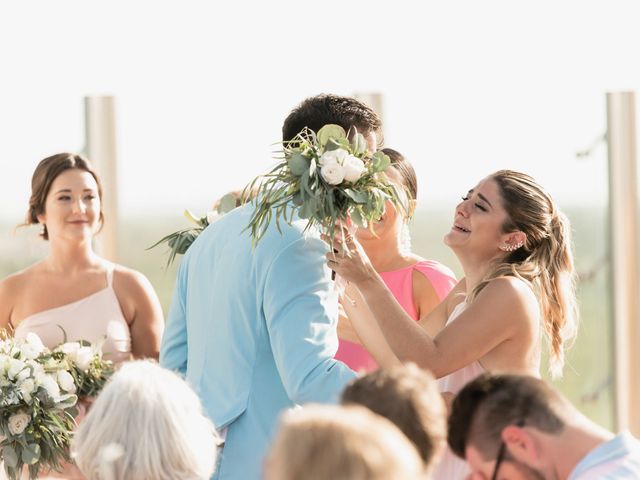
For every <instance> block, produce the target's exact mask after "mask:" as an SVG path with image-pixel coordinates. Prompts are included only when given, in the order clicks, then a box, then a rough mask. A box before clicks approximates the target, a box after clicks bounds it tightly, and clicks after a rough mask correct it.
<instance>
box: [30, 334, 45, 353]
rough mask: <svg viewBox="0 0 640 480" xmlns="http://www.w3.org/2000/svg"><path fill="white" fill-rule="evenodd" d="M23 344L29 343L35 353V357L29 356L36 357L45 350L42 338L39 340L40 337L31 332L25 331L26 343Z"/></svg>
mask: <svg viewBox="0 0 640 480" xmlns="http://www.w3.org/2000/svg"><path fill="white" fill-rule="evenodd" d="M25 345H29V347H30V348H31V351H32V352H33V353H35V354H36V356H35V357H31V358H36V357H37V356H38V355H40V354H41V353H42V352H43V351H44V350H45V347H44V345H43V343H42V340H40V337H39V336H38V335H36V334H35V333H33V332H29V333H27V343H26V344H25Z"/></svg>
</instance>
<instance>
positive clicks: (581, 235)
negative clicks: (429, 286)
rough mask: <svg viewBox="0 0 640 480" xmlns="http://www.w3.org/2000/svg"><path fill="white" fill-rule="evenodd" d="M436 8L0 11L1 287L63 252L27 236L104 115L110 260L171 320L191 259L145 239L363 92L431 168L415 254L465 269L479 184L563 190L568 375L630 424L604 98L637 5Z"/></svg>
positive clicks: (197, 6) (631, 57)
mask: <svg viewBox="0 0 640 480" xmlns="http://www.w3.org/2000/svg"><path fill="white" fill-rule="evenodd" d="M420 3H421V4H418V3H417V2H409V1H404V0H396V1H394V2H388V1H387V2H383V1H359V0H354V1H348V2H347V1H338V0H325V1H323V2H314V3H306V2H299V1H293V0H282V1H271V2H258V1H255V2H250V1H236V2H224V3H213V2H204V1H183V2H179V3H177V2H168V1H153V2H151V1H135V2H132V1H126V2H125V1H118V0H116V1H110V2H96V1H86V0H83V1H66V0H58V1H56V2H47V1H32V2H2V3H0V45H1V46H0V66H1V67H0V277H4V276H6V275H8V274H10V273H12V272H15V271H17V270H19V269H21V268H24V267H25V266H27V265H29V264H30V263H32V262H34V261H35V260H37V259H39V258H42V257H43V256H44V255H45V254H46V248H47V246H46V243H45V242H42V241H41V240H39V238H38V235H37V229H32V228H18V229H16V228H15V227H16V226H17V225H19V224H20V223H22V222H23V220H24V215H25V212H26V210H27V202H28V198H29V194H30V179H31V174H32V172H33V169H34V168H35V166H36V164H37V163H38V162H39V161H40V160H41V159H42V158H44V157H46V156H49V155H51V154H54V153H58V152H62V151H75V152H84V153H90V152H91V149H92V148H94V149H96V150H95V151H96V152H99V151H100V150H99V148H98V147H96V146H95V144H94V145H93V146H92V145H90V144H89V143H90V141H91V140H90V139H91V134H90V133H89V131H90V127H91V125H94V126H95V124H92V123H91V122H92V121H93V122H98V123H100V122H105V121H106V122H107V124H108V125H110V126H111V129H110V130H109V135H108V136H110V138H111V140H112V141H113V145H114V149H113V150H112V151H111V152H110V153H109V154H108V155H106V157H105V158H99V159H96V158H91V156H90V159H91V160H93V161H94V163H96V166H97V167H98V171H99V173H101V174H103V175H105V176H107V177H109V180H108V181H107V183H110V184H111V186H112V187H113V188H110V187H109V185H108V186H107V188H106V195H107V197H108V196H111V198H109V201H111V202H112V205H113V207H112V208H113V210H112V216H111V217H110V216H109V213H107V220H106V221H107V224H108V226H110V228H111V230H112V231H113V232H115V235H117V236H116V240H115V246H113V255H114V258H115V259H116V260H117V261H118V262H119V263H123V264H125V265H127V266H130V267H132V268H135V269H138V270H140V271H142V272H143V273H144V274H145V275H146V276H147V277H148V278H149V279H150V280H151V282H152V284H153V285H154V287H155V288H156V290H157V292H158V294H159V296H160V299H161V301H162V305H163V308H164V310H165V314H166V312H167V309H168V306H169V303H170V296H171V291H172V288H173V281H174V276H175V265H174V266H173V267H171V268H168V269H167V268H165V264H166V251H164V250H163V249H162V248H160V249H158V248H157V249H154V250H151V251H148V250H147V248H148V247H149V246H150V245H152V244H153V243H155V241H157V240H159V239H160V238H161V237H162V236H164V235H165V234H167V233H170V232H172V231H174V230H176V229H178V228H183V227H188V226H189V223H188V221H187V220H186V219H185V218H184V217H183V215H182V212H183V210H184V209H185V208H188V209H190V210H192V211H193V212H194V213H196V214H198V215H204V214H205V213H206V211H207V210H210V209H211V205H212V204H213V202H214V201H215V200H216V199H217V198H219V197H221V196H222V195H224V194H225V193H227V192H228V191H230V190H234V189H238V188H242V187H243V186H244V185H245V184H246V183H247V182H248V181H249V180H251V179H252V178H253V177H254V176H255V175H258V174H260V173H262V172H264V171H265V170H266V169H267V168H268V167H269V166H270V165H271V164H272V163H273V160H272V152H273V151H274V149H275V148H277V146H274V143H275V142H277V141H278V140H279V139H280V127H281V124H282V121H283V120H284V118H285V117H286V115H287V114H288V113H289V111H290V110H291V109H292V108H293V107H294V106H296V105H297V104H298V103H299V102H300V101H301V100H303V99H304V98H306V97H308V96H311V95H315V94H318V93H322V92H326V93H337V94H342V95H360V96H362V98H363V99H365V100H367V99H369V100H370V101H371V102H373V103H375V105H374V106H375V107H376V108H377V109H378V110H379V111H380V113H381V114H382V115H383V117H384V123H385V138H384V143H385V145H386V146H389V147H392V148H394V149H396V150H399V151H400V152H402V153H403V154H404V155H405V156H406V157H407V158H408V159H409V160H410V161H411V162H412V163H413V164H414V166H415V168H416V171H417V173H418V178H419V182H420V185H419V199H418V212H417V215H416V218H415V220H414V222H413V225H412V231H413V243H414V247H415V251H416V252H417V253H419V254H421V255H422V256H424V257H427V258H431V259H436V260H440V261H442V262H444V263H445V264H447V265H448V266H450V267H451V268H452V269H453V270H454V271H455V272H456V273H457V274H458V275H460V274H461V271H460V268H459V265H458V263H457V261H456V259H455V257H454V256H453V255H452V254H451V252H450V251H448V250H447V248H446V247H444V245H443V244H442V237H443V235H444V234H445V233H446V232H447V231H448V229H449V228H450V225H451V220H452V216H453V208H454V206H455V205H456V203H457V202H458V200H459V198H460V196H461V195H463V194H464V193H465V192H466V191H467V190H468V189H469V188H471V187H473V186H474V185H475V183H477V182H478V181H479V180H480V179H481V178H483V177H484V176H486V175H487V174H489V173H491V172H493V171H495V170H498V169H501V168H510V169H514V170H521V171H524V172H526V173H529V174H531V175H533V176H534V177H536V178H537V180H538V181H539V182H540V183H541V184H542V185H544V186H545V187H546V188H547V189H548V190H549V191H550V192H551V193H552V195H553V196H554V197H555V198H556V200H557V201H558V202H559V204H560V206H561V208H562V209H563V210H564V211H565V212H566V213H567V214H568V216H569V217H570V219H571V221H572V226H573V230H574V239H575V250H576V257H577V266H578V270H579V272H580V275H581V280H580V284H579V294H580V305H581V317H582V320H581V322H582V323H581V327H580V330H579V335H578V340H577V342H576V344H575V346H574V347H573V349H572V350H571V352H570V354H569V365H568V368H567V369H566V374H565V377H564V379H562V380H561V381H559V382H557V385H558V386H559V387H560V388H561V389H562V390H564V391H565V392H566V393H568V395H569V396H570V398H571V399H572V400H573V401H574V402H575V403H576V405H578V407H580V408H581V409H582V410H583V411H584V412H585V413H586V414H587V415H588V416H590V417H591V418H593V419H594V420H596V421H598V422H599V423H601V424H603V425H605V426H607V427H609V428H616V426H620V422H619V418H618V417H619V416H618V413H619V412H617V408H618V407H617V406H616V405H617V403H616V376H615V371H616V368H617V367H616V365H617V363H616V360H615V345H616V343H615V341H614V340H615V338H614V337H615V335H614V334H615V328H614V325H615V324H616V321H615V319H614V314H615V309H614V307H613V301H614V300H613V295H612V293H613V292H614V287H613V285H612V282H613V280H612V279H613V278H614V275H613V272H612V269H611V265H612V260H611V251H612V250H611V245H612V243H611V242H612V231H611V215H610V206H611V205H610V193H611V192H610V187H609V185H610V182H609V174H610V169H609V157H610V153H611V152H610V151H609V150H608V146H607V141H606V132H607V125H608V113H609V114H610V109H608V103H607V94H608V93H612V92H613V93H616V92H634V91H636V92H637V91H640V64H639V63H638V61H637V59H638V55H639V51H638V50H639V48H640V28H638V27H639V24H638V22H639V19H640V15H639V13H640V8H639V6H638V3H637V2H635V1H616V0H609V1H594V2H584V1H564V2H557V1H555V2H552V1H538V2H518V1H515V2H514V1H483V2H474V1H455V0H454V1H449V2H420ZM632 98H633V97H632ZM96 99H97V100H96ZM93 101H97V102H98V104H97V105H102V106H104V105H107V106H108V112H110V113H109V115H110V116H109V115H107V116H106V117H105V116H104V115H103V116H101V115H100V114H99V113H96V111H97V110H96V108H97V107H96V108H94V109H93V110H92V108H93V107H91V105H94V104H92V102H93ZM105 102H106V103H105ZM632 105H637V102H636V104H632ZM101 108H102V107H101ZM634 108H635V109H637V106H635V107H634ZM98 110H99V108H98ZM92 115H96V117H95V118H94V117H92ZM636 117H637V113H636ZM92 118H94V119H93V120H92ZM96 118H97V120H96ZM105 118H107V120H105ZM627 126H628V125H627ZM631 129H632V130H633V131H634V134H635V133H637V127H636V125H635V124H631ZM95 141H96V140H95V137H94V142H95ZM96 155H97V156H98V155H103V156H104V154H100V153H96ZM96 160H99V161H98V162H97V161H96ZM634 182H635V179H634ZM635 204H637V198H636V200H635ZM634 208H635V207H634ZM631 211H633V209H632V210H631ZM110 222H111V223H110ZM634 222H637V218H634ZM635 224H636V223H634V225H635ZM103 233H105V234H106V235H108V234H109V233H108V231H107V232H103ZM634 238H635V237H634ZM631 249H632V250H635V249H637V245H635V246H633V247H631ZM627 253H631V252H627ZM631 258H632V259H635V258H636V257H635V255H634V256H632V257H631ZM632 261H636V260H632ZM638 293H640V292H638ZM627 320H628V321H629V322H631V323H632V324H634V325H637V323H638V321H639V319H638V318H637V317H636V316H635V314H633V315H632V316H631V317H628V318H627ZM634 368H638V366H637V365H636V366H635V367H634ZM636 371H637V370H636ZM618 382H620V380H618ZM636 433H638V432H636Z"/></svg>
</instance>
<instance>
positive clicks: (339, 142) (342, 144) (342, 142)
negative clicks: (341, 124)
mask: <svg viewBox="0 0 640 480" xmlns="http://www.w3.org/2000/svg"><path fill="white" fill-rule="evenodd" d="M339 148H342V149H343V150H346V151H348V152H350V151H351V144H350V143H349V140H348V139H347V138H346V137H345V138H333V137H332V138H330V139H329V141H328V142H327V144H326V145H325V147H324V151H325V152H329V151H331V150H338V149H339Z"/></svg>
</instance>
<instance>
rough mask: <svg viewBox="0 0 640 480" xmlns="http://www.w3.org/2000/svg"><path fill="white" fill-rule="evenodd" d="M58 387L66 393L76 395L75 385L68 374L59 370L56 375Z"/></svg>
mask: <svg viewBox="0 0 640 480" xmlns="http://www.w3.org/2000/svg"><path fill="white" fill-rule="evenodd" d="M56 379H57V380H58V385H60V388H61V389H62V390H64V391H65V392H67V393H76V383H75V381H74V379H73V377H72V376H71V374H70V373H69V372H67V371H66V370H59V371H58V374H57V378H56Z"/></svg>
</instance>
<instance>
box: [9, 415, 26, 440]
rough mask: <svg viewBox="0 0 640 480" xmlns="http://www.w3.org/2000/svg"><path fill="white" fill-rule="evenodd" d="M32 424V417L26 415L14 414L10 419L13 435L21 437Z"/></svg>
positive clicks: (10, 428) (10, 429)
mask: <svg viewBox="0 0 640 480" xmlns="http://www.w3.org/2000/svg"><path fill="white" fill-rule="evenodd" d="M29 422H31V417H29V415H27V414H26V413H22V412H21V413H14V414H13V415H11V416H10V417H9V431H10V432H11V435H20V434H21V433H22V432H24V429H25V428H27V425H29Z"/></svg>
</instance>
